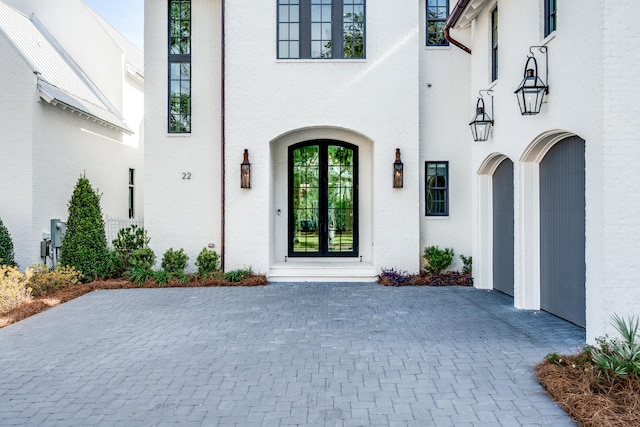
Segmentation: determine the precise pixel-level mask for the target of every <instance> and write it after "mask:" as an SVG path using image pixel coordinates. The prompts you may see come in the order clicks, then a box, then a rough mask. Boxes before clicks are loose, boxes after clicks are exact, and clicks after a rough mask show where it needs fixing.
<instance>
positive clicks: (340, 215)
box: [289, 141, 357, 256]
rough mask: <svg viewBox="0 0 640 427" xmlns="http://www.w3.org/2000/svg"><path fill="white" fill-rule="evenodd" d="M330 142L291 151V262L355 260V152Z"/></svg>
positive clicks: (347, 147)
mask: <svg viewBox="0 0 640 427" xmlns="http://www.w3.org/2000/svg"><path fill="white" fill-rule="evenodd" d="M331 142H333V141H318V142H313V143H302V144H299V145H297V146H294V147H292V148H290V151H289V182H290V184H289V212H290V213H289V255H290V256H357V150H356V147H354V146H351V145H347V144H341V143H331Z"/></svg>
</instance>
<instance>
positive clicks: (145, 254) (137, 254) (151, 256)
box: [129, 247, 156, 272]
mask: <svg viewBox="0 0 640 427" xmlns="http://www.w3.org/2000/svg"><path fill="white" fill-rule="evenodd" d="M155 263H156V254H155V253H153V250H152V249H151V248H150V247H144V248H138V249H134V250H133V252H131V256H130V257H129V266H130V268H129V271H130V272H131V271H133V269H134V268H137V269H142V270H147V271H151V270H152V269H153V266H154V265H155Z"/></svg>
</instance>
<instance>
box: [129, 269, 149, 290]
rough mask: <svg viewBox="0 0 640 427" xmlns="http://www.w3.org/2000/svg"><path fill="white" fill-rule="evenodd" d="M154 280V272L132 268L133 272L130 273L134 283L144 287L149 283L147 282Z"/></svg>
mask: <svg viewBox="0 0 640 427" xmlns="http://www.w3.org/2000/svg"><path fill="white" fill-rule="evenodd" d="M153 278H154V273H153V271H151V270H149V269H146V268H141V267H132V268H131V271H130V272H129V279H131V281H132V282H133V283H136V284H138V285H140V286H142V285H144V284H145V283H146V282H147V280H150V279H153Z"/></svg>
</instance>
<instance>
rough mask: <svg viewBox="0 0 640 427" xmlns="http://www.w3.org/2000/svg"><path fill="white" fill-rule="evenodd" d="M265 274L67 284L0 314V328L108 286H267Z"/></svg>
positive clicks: (134, 287) (137, 287)
mask: <svg viewBox="0 0 640 427" xmlns="http://www.w3.org/2000/svg"><path fill="white" fill-rule="evenodd" d="M268 283H269V282H267V279H266V277H265V276H252V277H249V278H247V279H244V280H242V281H240V282H237V283H231V282H229V281H227V280H224V279H215V278H208V279H202V278H197V279H193V280H191V281H189V282H187V283H182V282H180V281H178V280H172V281H169V283H167V284H166V285H164V286H159V285H158V284H156V283H155V282H153V281H149V282H147V283H145V284H144V285H142V286H140V285H137V284H135V283H132V282H130V281H128V280H124V279H110V280H96V281H94V282H90V283H81V284H78V285H71V286H66V287H64V288H62V289H57V290H55V291H53V292H50V293H48V294H47V295H43V296H40V297H34V298H32V299H31V301H30V302H28V303H26V304H23V305H21V306H19V307H16V308H14V309H12V310H10V311H8V312H5V313H0V328H3V327H5V326H8V325H11V324H12V323H16V322H19V321H21V320H24V319H26V318H27V317H30V316H33V315H35V314H38V313H41V312H43V311H45V310H47V309H49V308H51V307H55V306H56V305H59V304H62V303H65V302H67V301H71V300H72V299H75V298H78V297H81V296H82V295H84V294H87V293H89V292H93V291H100V290H108V289H140V288H195V287H214V286H264V285H267V284H268Z"/></svg>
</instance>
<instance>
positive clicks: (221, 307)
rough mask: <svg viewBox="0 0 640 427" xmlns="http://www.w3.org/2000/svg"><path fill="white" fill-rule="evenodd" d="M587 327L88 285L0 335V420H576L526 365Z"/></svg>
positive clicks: (252, 293)
mask: <svg viewBox="0 0 640 427" xmlns="http://www.w3.org/2000/svg"><path fill="white" fill-rule="evenodd" d="M584 340H585V336H584V330H582V329H580V328H578V327H576V326H573V325H571V324H569V323H566V322H564V321H562V320H560V319H558V318H556V317H554V316H551V315H549V314H547V313H544V312H534V311H523V310H517V309H515V308H513V300H512V299H511V298H509V297H507V296H505V295H503V294H500V293H498V292H494V291H484V290H478V289H473V288H430V287H419V288H418V287H406V288H385V287H382V286H380V285H377V284H373V283H366V284H365V283H362V284H347V283H329V284H327V283H300V284H277V283H276V284H270V285H268V286H265V287H258V288H194V289H139V290H138V289H134V290H119V291H99V292H94V293H91V294H88V295H85V296H84V297H81V298H78V299H76V300H74V301H71V302H69V303H66V304H63V305H61V306H58V307H56V308H53V309H51V310H49V311H47V312H44V313H41V314H40V315H37V316H34V317H31V318H29V319H27V320H25V321H22V322H19V323H16V324H14V325H11V326H8V327H6V328H4V329H0V361H1V367H0V370H1V372H2V375H0V425H2V426H10V425H33V426H36V425H37V426H56V425H60V426H74V425H77V426H80V425H81V426H88V425H131V426H161V425H175V424H180V425H187V426H188V425H194V426H216V425H220V426H232V425H237V426H289V425H309V426H361V425H377V426H453V425H455V426H483V427H484V426H518V425H523V426H534V425H553V426H563V425H564V426H570V425H574V424H573V423H572V422H571V419H570V417H568V416H567V415H566V414H565V412H564V411H563V410H562V409H560V408H559V407H558V406H557V405H555V404H554V403H553V401H552V400H551V399H550V398H549V397H548V396H547V395H546V394H545V392H544V390H543V389H542V387H541V386H540V385H539V384H538V382H537V381H536V379H535V377H534V374H533V373H532V368H533V366H534V365H535V364H536V363H537V362H539V361H540V360H542V359H543V358H544V356H545V355H546V354H547V353H549V352H553V351H557V352H559V353H573V352H575V351H577V350H579V349H580V348H581V347H582V345H583V344H584Z"/></svg>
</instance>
